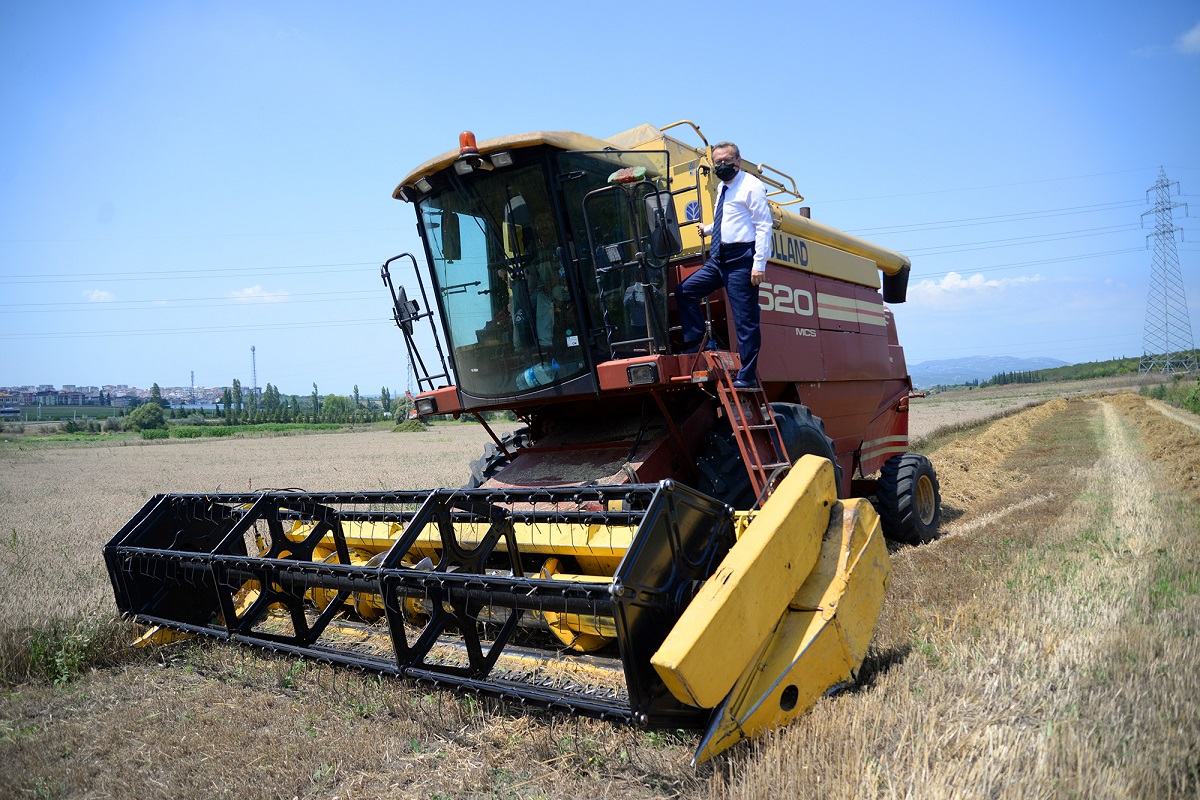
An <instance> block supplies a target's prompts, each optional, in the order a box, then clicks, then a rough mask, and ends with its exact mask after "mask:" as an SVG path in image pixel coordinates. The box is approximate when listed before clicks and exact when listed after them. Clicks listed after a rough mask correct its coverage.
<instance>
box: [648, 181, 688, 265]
mask: <svg viewBox="0 0 1200 800" xmlns="http://www.w3.org/2000/svg"><path fill="white" fill-rule="evenodd" d="M643 202H644V210H645V214H646V226H647V227H648V228H649V229H650V250H651V252H652V253H653V254H654V257H655V258H656V259H658V260H660V261H665V260H667V259H668V258H670V257H671V256H674V255H678V254H679V253H680V252H681V251H682V250H683V237H681V236H680V235H679V218H678V217H677V216H676V214H675V199H674V198H673V197H672V196H671V193H670V192H654V193H653V194H648V195H646V197H645V199H644V201H643Z"/></svg>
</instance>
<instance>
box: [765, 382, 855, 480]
mask: <svg viewBox="0 0 1200 800" xmlns="http://www.w3.org/2000/svg"><path fill="white" fill-rule="evenodd" d="M771 411H772V413H774V414H775V425H776V426H777V427H778V428H779V435H780V436H781V437H783V449H784V452H785V453H787V457H788V461H791V462H792V463H793V464H795V463H796V462H797V461H799V460H800V456H820V457H821V458H827V459H829V460H830V461H831V462H833V472H834V479H835V485H836V486H837V492H838V497H842V496H843V495H842V468H841V466H839V465H838V461H837V453H836V452H835V451H834V448H833V439H830V438H829V437H828V436H826V435H825V422H824V420H822V419H821V418H820V417H818V416H816V415H815V414H813V413H812V409H811V408H809V407H808V406H805V405H799V404H797V403H771Z"/></svg>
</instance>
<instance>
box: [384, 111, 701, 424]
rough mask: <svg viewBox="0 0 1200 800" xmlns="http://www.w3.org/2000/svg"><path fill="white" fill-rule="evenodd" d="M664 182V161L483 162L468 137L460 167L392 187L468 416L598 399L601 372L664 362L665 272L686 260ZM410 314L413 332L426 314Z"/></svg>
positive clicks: (619, 155) (609, 157)
mask: <svg viewBox="0 0 1200 800" xmlns="http://www.w3.org/2000/svg"><path fill="white" fill-rule="evenodd" d="M669 175H670V158H669V155H668V153H667V152H657V151H618V150H614V149H611V148H609V149H600V148H598V149H596V150H569V151H564V150H563V149H561V148H559V147H555V146H554V145H552V144H537V145H534V146H527V147H519V148H516V147H514V148H511V149H508V150H503V151H500V152H491V153H490V154H486V155H481V154H480V153H479V151H478V149H477V148H476V147H475V143H474V137H473V136H470V137H469V138H468V136H467V134H464V136H463V139H462V140H461V142H460V155H459V157H458V158H455V159H454V160H453V161H452V162H450V163H449V164H448V165H442V166H441V168H440V169H437V170H435V171H431V172H430V173H429V174H426V175H422V176H421V177H420V179H419V180H416V181H415V182H414V183H413V184H412V185H404V184H402V185H401V187H400V188H399V189H398V190H397V196H399V197H402V198H403V199H407V200H410V201H412V202H414V203H415V205H416V209H417V218H418V227H419V230H420V233H421V238H422V241H423V243H424V245H425V250H426V258H427V259H428V263H429V264H430V266H431V269H430V275H431V277H432V281H433V287H432V294H433V299H434V302H435V303H436V307H437V310H438V312H439V315H440V319H441V321H442V326H441V327H442V330H443V331H444V333H445V335H446V337H447V339H448V346H449V356H450V359H451V363H452V365H453V370H454V375H455V380H454V383H455V384H456V386H457V388H458V391H459V393H460V398H461V404H462V408H463V409H470V408H480V407H484V406H495V405H498V404H500V405H502V404H505V403H506V402H510V401H515V400H526V399H536V398H540V397H545V396H556V397H560V396H565V395H594V394H595V393H596V392H597V391H598V384H597V381H596V372H595V367H596V365H598V364H601V363H603V362H606V361H610V360H613V359H619V358H630V357H636V356H650V355H654V354H658V353H666V352H667V351H668V349H669V341H668V340H669V337H668V332H669V323H668V306H667V295H668V285H667V274H666V269H665V267H666V266H667V262H668V261H669V260H670V258H671V256H673V255H675V254H677V253H679V252H680V250H681V244H680V234H679V226H678V222H677V221H676V218H675V205H674V201H673V198H672V196H671V193H670V182H669V178H668V176H669ZM385 280H387V281H388V282H389V284H390V277H389V276H387V275H385ZM427 303H428V300H427ZM409 305H410V306H412V307H413V308H412V309H411V310H412V311H413V312H417V313H409V314H407V317H408V322H409V326H408V330H407V331H406V332H407V333H409V334H411V320H412V319H416V318H417V317H419V316H426V315H428V314H429V312H432V310H433V309H427V310H426V313H425V314H421V313H419V311H420V309H419V307H416V304H415V303H409ZM397 308H398V316H397V322H402V320H401V319H400V317H401V316H405V314H404V313H403V312H401V311H400V310H399V309H400V304H399V302H398V303H397ZM401 327H405V326H404V325H403V324H402V325H401ZM435 335H436V330H435ZM447 377H448V376H447ZM428 388H435V387H434V386H433V384H432V383H431V384H430V385H429V387H428Z"/></svg>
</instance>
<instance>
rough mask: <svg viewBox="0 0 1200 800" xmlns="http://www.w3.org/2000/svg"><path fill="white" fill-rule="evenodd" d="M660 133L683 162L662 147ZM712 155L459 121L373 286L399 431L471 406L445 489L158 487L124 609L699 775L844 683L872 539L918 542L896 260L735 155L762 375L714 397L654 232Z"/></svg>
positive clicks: (135, 553)
mask: <svg viewBox="0 0 1200 800" xmlns="http://www.w3.org/2000/svg"><path fill="white" fill-rule="evenodd" d="M680 126H690V128H691V130H692V132H693V133H694V135H695V136H696V137H698V138H699V140H700V144H699V145H688V144H684V143H683V142H682V141H680V140H678V139H676V138H674V137H672V136H669V135H667V134H666V133H665V131H666V130H669V129H671V128H675V127H680ZM711 167H712V150H711V147H710V146H709V144H708V142H707V141H706V140H705V139H704V136H703V134H702V133H701V131H700V129H699V128H698V127H696V126H695V125H694V124H692V123H690V122H683V123H676V124H675V125H672V126H667V127H666V128H663V129H658V128H654V127H652V126H649V125H645V126H641V127H639V128H635V129H633V130H631V131H627V132H625V133H622V134H619V135H617V136H614V137H611V138H609V139H605V140H601V139H593V138H590V137H587V136H582V135H579V134H575V133H567V132H559V131H542V132H535V133H530V134H523V135H518V136H507V137H502V138H498V139H491V140H487V141H484V142H481V143H477V142H476V140H475V137H474V136H473V135H472V134H469V133H464V134H463V135H462V137H460V143H459V147H458V148H457V149H455V150H452V151H450V152H447V153H445V154H443V155H441V156H438V157H436V158H433V159H430V160H429V161H427V162H425V163H424V164H422V165H420V166H419V167H417V168H416V169H414V170H413V171H412V172H411V173H409V174H408V175H407V176H405V178H404V179H403V180H402V181H401V182H400V185H399V186H398V187H397V188H396V191H395V193H394V196H395V197H396V198H397V199H401V200H404V201H406V202H409V203H412V204H413V205H414V206H415V208H416V215H417V224H418V229H419V231H420V234H421V239H422V242H423V245H424V253H423V256H424V261H425V262H426V263H427V264H428V269H425V270H422V269H420V267H419V263H420V262H419V259H418V258H417V257H415V256H413V255H411V254H404V255H402V256H397V257H395V258H392V259H389V260H388V261H387V262H386V263H385V264H384V266H383V270H382V276H383V279H384V283H385V285H386V286H387V287H388V288H389V290H390V292H391V294H392V300H393V306H394V309H395V311H394V317H395V320H396V323H397V325H398V326H399V327H400V329H401V331H402V332H403V335H404V340H405V343H406V347H407V349H408V355H409V358H410V359H411V362H412V364H413V366H414V367H415V370H416V375H417V381H418V388H419V390H420V391H419V393H418V394H417V396H416V398H415V400H416V407H417V412H418V414H419V415H420V416H422V417H426V416H430V415H444V414H451V415H454V416H461V415H463V414H469V415H473V416H475V417H476V418H477V419H478V420H479V422H480V423H481V424H482V425H483V426H484V428H485V429H486V430H487V431H488V433H489V434H490V435H491V438H492V440H493V443H492V444H491V445H489V447H488V449H487V451H485V453H484V454H483V456H482V457H481V458H480V459H479V460H478V461H476V462H474V463H473V464H472V466H471V475H470V479H469V480H468V482H467V484H466V486H464V487H463V488H457V489H450V488H439V489H430V490H426V491H393V492H386V491H385V492H354V493H345V492H338V493H324V494H320V493H309V492H299V491H286V492H258V493H249V494H197V495H187V494H166V495H158V496H156V497H154V498H152V499H151V500H150V501H149V502H148V503H147V504H146V505H145V506H144V507H143V508H142V510H141V511H139V512H138V514H137V515H136V516H135V517H134V518H133V519H131V520H130V521H129V523H127V524H126V525H125V527H124V528H122V530H121V531H120V532H118V533H117V535H116V536H114V537H113V539H112V540H111V541H110V542H109V543H108V545H107V546H106V547H105V559H106V562H107V565H108V569H109V574H110V577H111V579H112V583H113V588H114V590H115V593H116V597H117V604H118V606H119V608H120V610H121V611H122V612H123V613H125V614H128V615H130V616H132V617H134V618H136V619H137V620H138V621H139V622H141V623H143V624H147V625H151V626H158V627H159V628H161V629H164V630H173V631H178V632H182V633H185V634H191V635H198V636H205V637H210V638H215V639H222V640H229V641H234V642H239V643H244V644H250V645H257V646H261V647H265V648H269V649H271V650H274V651H277V652H282V653H288V654H293V655H297V656H303V657H305V658H310V659H317V660H321V661H326V662H329V663H333V664H340V665H345V666H350V667H356V668H363V669H369V670H374V671H377V672H380V673H384V674H390V675H396V676H402V677H407V678H410V679H414V680H417V681H423V682H430V683H433V684H438V685H445V686H452V687H456V688H459V689H462V690H467V691H473V692H479V693H483V694H488V695H492V696H495V697H499V698H502V699H505V700H511V701H515V702H521V703H532V704H536V705H542V706H547V707H551V708H559V709H564V710H567V711H570V712H574V713H580V714H588V715H593V716H598V717H604V718H613V719H621V720H626V721H629V722H631V723H634V724H638V725H643V726H648V727H670V728H686V727H694V728H701V729H704V731H705V732H704V735H703V738H702V740H701V742H700V745H699V748H698V750H697V753H696V759H697V761H702V760H704V759H707V758H709V757H710V756H712V755H713V754H715V753H718V752H720V751H722V750H724V749H725V748H727V747H729V746H731V745H732V744H735V743H736V742H737V741H739V740H741V739H743V738H746V737H750V736H754V735H757V734H759V733H761V732H763V731H765V730H768V729H770V728H772V727H776V726H779V725H782V724H784V723H786V722H787V721H788V720H789V719H791V718H792V717H794V716H796V715H797V714H800V713H802V712H804V711H805V710H806V709H808V708H810V707H811V705H812V703H813V702H815V701H816V699H817V698H819V697H820V696H821V695H823V694H825V693H827V692H829V691H832V690H835V689H837V688H838V687H841V686H844V685H846V684H848V683H849V682H851V681H853V680H854V678H855V676H856V674H857V671H858V669H859V667H860V665H861V664H862V661H863V658H864V656H865V654H866V649H867V645H868V643H869V641H870V638H871V634H872V632H873V630H874V627H875V623H876V620H877V619H878V615H879V612H880V609H881V607H882V604H883V602H884V594H885V589H886V585H887V580H888V575H889V561H888V554H887V549H886V547H885V544H884V541H883V538H884V537H885V536H886V537H888V538H891V539H894V540H898V541H904V542H909V543H919V542H922V541H927V540H928V539H930V538H931V537H932V536H933V535H934V532H935V530H936V527H937V523H938V516H939V503H940V500H939V497H938V485H937V478H936V475H935V474H934V472H933V469H932V467H931V466H930V464H929V462H928V460H926V459H925V458H923V457H922V456H919V455H916V454H912V453H907V452H905V451H906V449H907V443H908V436H907V432H908V424H907V423H908V417H907V410H908V400H909V398H910V397H911V396H912V383H911V381H910V379H909V377H908V374H907V370H906V367H905V362H904V354H903V350H902V349H901V347H900V346H899V344H898V341H897V337H896V331H895V325H894V323H893V321H892V316H891V314H890V312H889V311H888V309H887V308H886V306H885V305H884V301H885V300H886V301H887V302H903V301H904V295H905V292H906V284H907V278H908V270H909V262H908V260H907V259H906V258H905V257H904V256H902V255H900V254H898V253H895V252H892V251H890V250H886V249H884V248H880V247H877V246H875V245H872V244H870V243H868V242H865V241H863V240H861V239H857V238H855V237H852V236H849V235H847V234H845V233H842V232H840V231H838V230H836V229H834V228H831V227H828V226H825V225H822V224H820V223H817V222H814V221H812V220H811V219H810V216H809V214H808V210H807V209H805V208H800V209H798V210H797V211H795V212H793V211H792V210H791V209H792V208H794V207H795V206H796V204H798V203H799V202H801V201H802V199H803V198H801V197H800V196H799V194H798V193H797V191H796V187H795V182H794V181H793V180H792V179H791V178H790V177H789V176H787V175H785V174H783V173H781V172H779V171H778V170H775V169H773V168H771V167H768V166H766V165H763V164H760V165H757V166H752V165H749V164H744V168H745V169H747V170H748V171H750V172H752V173H754V174H756V175H758V176H759V177H760V178H761V179H762V180H763V181H764V182H765V183H766V184H767V185H768V187H769V188H770V196H769V200H770V201H771V207H772V214H773V217H774V223H775V225H774V227H775V229H774V231H773V237H772V246H771V254H770V259H769V268H768V274H767V281H768V282H766V283H763V284H762V286H761V287H760V298H759V305H760V308H761V311H762V332H763V350H762V355H761V357H760V359H759V374H760V377H761V384H760V385H759V386H757V387H754V388H750V389H746V388H738V387H735V386H734V384H733V380H732V378H733V375H734V374H736V371H737V369H738V367H739V366H740V365H739V361H738V356H737V353H736V352H735V351H733V350H732V349H730V348H728V347H727V346H726V343H727V342H729V341H731V339H732V338H733V337H732V330H733V326H732V321H731V320H730V319H729V318H728V314H727V313H726V307H725V302H724V298H723V296H720V295H718V296H716V297H714V299H713V300H712V301H711V302H710V303H709V304H708V306H707V317H708V320H709V323H708V334H707V336H706V342H705V344H706V345H707V347H702V349H701V350H700V352H691V353H689V352H683V351H684V349H685V348H684V346H683V343H682V341H680V334H679V327H678V324H677V317H676V312H675V307H674V303H673V300H672V293H673V291H674V289H675V287H676V286H677V285H678V284H679V282H680V281H681V280H683V279H684V278H685V277H686V276H687V275H689V274H691V273H692V272H693V271H695V270H696V269H697V268H699V266H700V265H701V264H702V263H703V259H704V255H705V253H704V250H705V243H704V241H702V239H701V238H700V235H699V233H698V231H696V230H695V226H694V225H684V226H682V227H681V225H680V220H683V221H684V222H693V221H700V220H704V219H709V220H711V217H712V209H713V200H714V197H715V190H716V185H717V183H718V181H717V180H716V178H715V177H714V176H713V174H712V169H711ZM397 266H400V267H404V268H411V269H412V271H413V278H414V279H415V281H416V284H417V285H416V288H417V293H416V294H414V295H413V296H412V297H411V299H410V296H409V293H408V291H407V290H406V289H405V288H404V287H403V286H399V285H397V283H396V282H395V281H393V276H392V271H393V268H394V267H397ZM881 274H882V278H881V277H880V276H881ZM881 288H882V290H883V296H882V298H881V296H880V289H881ZM431 298H432V302H431ZM423 320H427V321H428V326H429V330H428V333H424V326H423V324H422V321H423ZM419 335H420V336H421V338H422V339H423V341H422V342H421V345H420V346H418V342H417V338H418V336H419ZM443 341H444V342H445V346H443ZM422 351H424V355H422ZM499 410H506V411H511V412H513V413H514V414H515V415H516V417H517V418H518V419H519V420H520V421H521V422H522V423H523V425H522V426H521V427H519V428H518V429H517V430H515V431H512V432H510V433H508V434H506V435H504V436H499V435H497V434H496V433H495V432H493V431H492V429H491V427H490V426H489V425H488V423H487V421H486V420H485V418H484V416H483V414H484V412H488V411H499ZM867 498H872V499H873V500H874V504H872V503H871V502H870V500H868V499H867ZM876 509H878V513H877V511H876Z"/></svg>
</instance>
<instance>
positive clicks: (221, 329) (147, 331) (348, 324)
mask: <svg viewBox="0 0 1200 800" xmlns="http://www.w3.org/2000/svg"><path fill="white" fill-rule="evenodd" d="M392 322H393V320H392V319H391V318H390V317H379V318H377V319H373V320H355V321H349V320H348V321H328V322H314V321H312V320H305V321H303V322H281V323H273V324H261V325H214V326H205V327H199V328H141V329H132V330H119V331H104V330H100V331H72V332H54V333H0V340H4V339H7V340H18V341H24V340H40V339H83V338H97V337H105V338H108V337H121V336H148V335H155V336H173V335H178V334H198V333H231V332H240V331H273V330H286V329H293V328H304V329H306V330H308V329H312V328H352V327H361V326H364V325H380V324H383V325H390V324H392Z"/></svg>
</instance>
